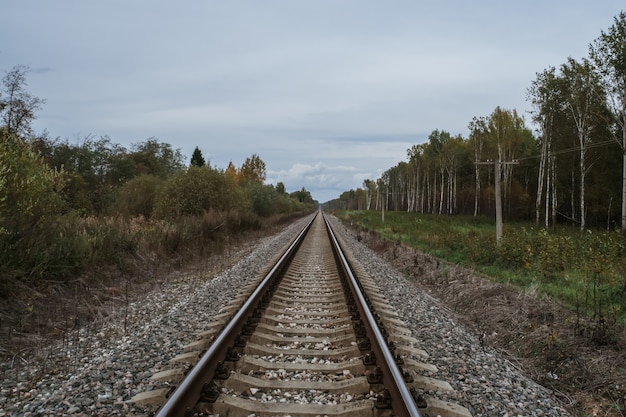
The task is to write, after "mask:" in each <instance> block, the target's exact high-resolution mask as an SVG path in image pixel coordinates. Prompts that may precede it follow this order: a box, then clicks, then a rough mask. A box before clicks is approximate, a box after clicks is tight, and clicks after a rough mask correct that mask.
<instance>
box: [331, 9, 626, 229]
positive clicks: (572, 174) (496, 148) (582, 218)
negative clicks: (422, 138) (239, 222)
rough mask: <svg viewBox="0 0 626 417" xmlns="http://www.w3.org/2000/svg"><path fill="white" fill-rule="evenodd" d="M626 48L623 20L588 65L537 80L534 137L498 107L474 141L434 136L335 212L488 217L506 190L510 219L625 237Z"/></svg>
mask: <svg viewBox="0 0 626 417" xmlns="http://www.w3.org/2000/svg"><path fill="white" fill-rule="evenodd" d="M624 45H626V14H625V13H624V12H621V13H620V14H619V15H618V16H617V17H616V18H615V22H614V24H613V26H611V27H610V28H609V30H608V31H606V32H604V31H603V32H602V33H601V36H600V37H598V39H596V40H595V41H594V42H593V43H592V44H591V45H590V57H589V59H582V60H579V61H577V60H574V59H572V58H569V59H568V60H567V61H566V62H565V63H564V64H563V65H561V66H560V67H558V68H555V67H550V68H548V69H546V70H544V71H543V72H541V73H538V74H537V77H536V79H535V80H534V81H532V83H531V86H530V88H529V89H528V91H527V98H528V100H529V101H530V102H531V105H532V113H531V117H532V121H533V122H534V123H536V126H537V127H538V130H537V135H536V136H535V135H533V132H532V131H531V130H530V129H529V128H528V127H527V126H526V123H525V120H524V118H523V117H521V116H520V115H519V114H518V113H517V111H516V110H506V109H502V108H500V107H499V106H498V107H496V108H495V110H494V111H493V112H492V113H491V114H490V115H488V116H477V117H474V118H473V119H472V120H471V121H470V123H469V124H468V128H469V136H468V138H463V137H461V136H460V135H457V136H452V135H451V134H450V133H449V132H446V131H445V130H439V129H437V130H434V131H432V132H431V134H430V135H429V137H428V139H427V141H426V142H425V143H421V144H417V145H413V146H412V147H411V148H409V149H408V150H407V159H408V161H406V162H405V161H401V162H399V163H398V164H397V165H395V166H393V167H391V168H389V169H388V170H387V171H385V172H383V173H382V175H381V176H380V178H378V179H377V180H375V181H374V180H366V181H365V182H364V183H363V189H361V188H359V189H357V190H350V191H349V192H345V193H343V194H342V195H341V196H340V197H339V198H338V199H337V200H335V201H332V202H330V203H329V206H331V207H341V208H348V209H359V208H360V207H361V206H362V204H361V202H360V201H361V200H360V198H361V197H360V191H363V193H365V196H366V200H365V201H374V202H375V204H369V203H367V204H365V207H367V208H368V209H375V210H388V209H389V210H407V211H416V212H420V213H433V214H455V213H466V214H470V213H471V214H473V215H474V216H476V215H479V214H484V215H492V214H493V212H494V210H496V207H494V202H495V201H497V199H495V198H494V197H495V194H496V191H497V190H498V189H500V187H498V186H496V182H497V181H499V180H502V184H501V185H502V187H501V189H502V192H503V207H502V208H503V210H504V213H505V214H506V215H507V216H508V218H511V219H533V218H534V220H535V221H536V223H537V224H540V223H542V222H543V224H544V226H545V227H548V226H549V225H551V224H555V223H557V222H561V223H570V224H572V225H575V226H576V227H579V228H580V229H581V230H584V229H585V228H587V227H588V226H589V225H590V224H591V225H593V226H594V227H603V226H604V227H606V228H610V227H611V225H613V224H619V223H621V227H622V229H624V230H626V151H625V150H626V127H625V123H626V64H625V63H626V48H625V47H624ZM481 162H482V163H481ZM494 166H495V167H501V171H500V170H498V169H496V170H494V169H493V167H494ZM619 172H621V175H619V174H618V173H619ZM618 179H621V181H618ZM619 200H621V201H622V204H621V206H622V207H621V218H620V216H619V215H618V212H619V208H617V206H618V204H614V202H615V201H619ZM618 219H619V220H620V221H618Z"/></svg>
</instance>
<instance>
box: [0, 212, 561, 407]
mask: <svg viewBox="0 0 626 417" xmlns="http://www.w3.org/2000/svg"><path fill="white" fill-rule="evenodd" d="M304 222H305V220H301V221H298V222H295V223H294V224H292V225H290V226H289V227H287V228H285V230H284V231H283V232H281V233H279V234H277V235H275V236H272V237H269V238H265V239H260V240H259V241H258V245H256V246H254V248H245V249H241V250H240V251H238V252H236V253H234V254H231V256H240V257H242V261H241V262H239V263H237V264H236V265H234V266H233V267H231V268H230V269H228V270H226V271H223V272H220V273H218V274H217V275H215V276H210V274H208V273H205V274H202V273H194V274H189V275H185V276H182V275H178V276H176V277H175V278H172V279H166V280H164V281H163V282H162V283H161V285H160V288H158V289H155V290H154V291H151V292H150V293H148V294H147V295H146V296H145V297H143V298H141V299H138V300H137V301H135V302H134V303H132V304H131V305H129V307H128V311H127V312H125V313H126V314H125V316H126V317H125V319H124V318H123V317H122V312H121V311H120V312H119V314H117V315H112V316H111V318H109V321H108V322H107V323H104V324H102V325H101V326H99V327H98V328H97V330H93V329H94V327H93V326H92V327H90V328H84V329H81V330H79V331H77V332H76V334H75V335H74V336H72V337H70V338H68V340H67V341H66V343H63V344H59V346H57V347H55V348H54V349H49V350H46V352H47V353H46V357H45V358H44V357H39V358H35V359H33V360H30V361H29V362H28V363H23V364H20V367H19V369H15V365H16V364H15V362H7V363H3V364H2V368H1V371H2V380H1V381H0V417H4V416H57V415H87V416H90V415H102V416H131V415H145V414H146V413H147V411H148V410H147V409H146V408H142V407H138V406H135V405H133V404H131V403H129V402H128V400H129V399H130V398H132V397H133V396H134V395H136V394H137V393H140V392H143V391H147V390H150V389H154V388H161V387H162V386H157V385H156V383H154V382H152V381H151V380H150V377H151V376H152V375H153V374H154V373H156V372H159V371H162V370H165V369H169V368H171V367H172V365H171V362H170V360H171V359H172V358H174V357H175V356H176V355H178V354H180V353H181V352H182V351H183V346H185V345H186V344H188V343H190V342H193V341H194V340H195V339H196V335H197V334H198V333H200V332H201V331H202V330H204V329H205V328H206V325H207V323H208V322H209V321H210V318H211V317H213V316H214V315H216V314H217V313H218V312H219V310H220V308H222V307H223V306H225V305H226V304H227V303H228V302H229V301H230V300H231V299H233V298H234V297H235V296H236V295H237V294H238V292H239V288H241V287H242V286H243V285H245V284H246V283H247V282H249V281H250V280H252V279H254V278H256V277H257V276H258V274H259V273H260V272H261V271H262V270H263V269H264V268H265V266H266V265H267V262H268V260H269V259H272V258H274V256H275V254H276V253H278V252H279V251H280V250H281V249H282V248H283V247H284V246H285V243H286V242H285V239H286V238H287V237H293V236H295V234H296V233H297V232H298V231H299V230H300V228H301V227H302V226H303V225H304ZM333 222H334V224H335V225H337V226H338V227H337V230H338V232H339V234H340V235H341V236H342V237H343V239H344V241H345V242H346V244H347V245H348V248H349V249H350V250H351V251H353V253H354V256H355V257H356V258H357V259H358V260H359V262H360V263H361V264H362V265H363V267H364V268H365V269H366V270H368V271H369V274H370V276H371V277H372V278H373V279H374V281H375V282H376V283H377V284H378V286H379V287H380V289H381V291H382V292H383V293H384V295H385V297H386V298H387V299H388V300H389V302H390V303H391V304H392V306H393V307H394V308H395V309H396V310H397V312H398V313H399V315H400V316H401V317H403V318H404V320H405V322H406V323H407V325H408V326H409V327H410V329H411V331H412V332H413V336H414V337H415V338H417V339H419V340H420V348H421V349H424V350H425V351H427V352H428V353H429V354H430V358H429V360H428V362H430V363H432V364H434V365H436V366H437V368H438V369H439V372H438V373H437V375H436V378H438V379H442V380H445V381H447V382H449V383H450V384H451V385H452V387H453V388H454V389H455V391H454V392H451V393H444V392H438V393H428V394H430V395H435V396H437V397H438V398H439V399H442V400H449V401H452V402H455V403H457V404H460V405H462V406H464V407H466V408H468V409H469V410H470V411H471V412H472V413H473V415H474V416H509V417H512V416H569V415H570V414H568V413H567V412H566V411H565V410H564V409H563V408H561V407H560V406H559V404H558V402H557V401H556V400H555V399H554V398H553V397H552V396H551V394H550V392H548V391H547V390H546V389H545V388H543V387H541V386H540V385H538V384H535V383H534V382H533V381H531V380H529V379H527V378H525V377H524V376H523V375H522V374H521V372H520V371H519V370H518V369H516V368H515V366H513V364H511V363H510V362H509V361H507V360H506V359H504V358H503V357H501V356H500V355H498V354H497V353H496V352H495V351H494V350H492V349H490V348H489V347H488V346H485V345H484V344H483V343H481V340H480V338H479V337H478V336H477V335H474V334H472V333H471V332H469V331H467V330H466V329H465V327H464V326H462V325H460V324H459V322H458V321H457V320H456V319H455V316H454V314H452V313H450V312H449V311H448V310H446V309H445V308H444V307H443V306H441V305H440V304H439V303H438V302H437V301H436V300H434V299H433V298H432V297H430V296H428V295H427V294H425V293H424V292H423V291H420V289H419V288H418V287H416V286H415V285H414V284H412V283H410V282H408V281H407V280H406V279H405V278H404V277H403V276H402V275H401V274H400V273H399V272H397V271H396V270H394V269H393V268H392V267H391V266H389V265H388V264H386V263H385V262H384V261H382V260H381V259H380V258H379V257H378V256H377V255H376V254H375V253H373V252H372V251H371V250H369V249H368V248H367V247H365V246H364V245H363V244H361V243H360V242H358V241H357V239H355V237H354V235H353V233H352V232H350V231H349V230H347V229H346V228H345V227H343V226H340V223H339V222H338V221H336V220H333ZM125 328H126V331H125Z"/></svg>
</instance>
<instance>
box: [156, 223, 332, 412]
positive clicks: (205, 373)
mask: <svg viewBox="0 0 626 417" xmlns="http://www.w3.org/2000/svg"><path fill="white" fill-rule="evenodd" d="M319 213H320V212H318V213H317V214H315V215H314V216H313V217H312V218H311V220H310V221H309V223H307V225H306V226H305V227H304V228H303V229H302V231H300V233H299V234H298V236H297V237H296V238H295V239H294V240H293V242H292V243H291V245H289V248H288V249H287V250H286V251H285V253H284V254H283V255H282V256H281V257H280V259H279V260H278V262H277V263H276V264H275V265H274V266H273V267H272V269H271V270H270V271H269V272H268V273H267V274H266V275H265V277H264V278H263V280H262V281H261V283H260V284H259V286H258V287H257V288H256V289H255V290H254V291H253V292H252V294H251V295H250V296H249V297H248V299H247V300H246V302H245V303H244V305H243V306H242V308H241V309H240V310H239V311H238V312H237V313H236V314H235V316H234V317H233V318H232V319H231V320H230V321H229V322H228V324H227V325H226V326H225V327H224V329H223V330H222V331H221V332H220V333H219V335H218V336H217V337H216V338H215V340H214V341H213V343H212V344H211V346H210V347H209V349H208V350H207V351H206V352H205V353H204V355H203V356H202V358H201V359H200V361H199V362H198V363H197V364H196V365H195V366H194V367H193V368H192V369H191V371H190V372H189V374H188V375H187V376H186V377H185V379H184V380H183V381H182V382H181V384H180V385H179V386H178V388H176V390H175V391H174V393H173V394H172V395H171V396H170V397H169V398H168V400H167V402H166V403H165V404H164V405H163V406H162V407H161V408H160V409H159V412H158V414H157V415H156V416H157V417H184V416H185V413H186V412H187V411H188V410H191V409H192V408H193V407H194V406H195V405H196V403H197V402H198V400H199V398H200V396H201V393H202V389H203V387H204V385H205V384H206V383H209V382H210V381H211V380H212V379H213V376H214V374H215V369H216V367H217V364H218V362H221V361H223V360H224V358H225V356H226V351H227V349H228V347H230V346H232V344H233V343H234V341H235V339H236V337H237V335H238V334H239V333H240V332H241V329H242V328H243V326H244V324H245V322H246V320H247V318H248V317H250V316H251V315H252V313H253V312H254V310H255V309H256V307H257V305H258V304H259V299H260V297H261V296H262V295H264V294H265V292H266V291H267V289H268V288H269V286H270V284H271V282H272V281H273V280H274V278H276V276H278V275H279V273H280V272H281V271H282V269H283V268H284V267H285V266H286V265H287V264H288V262H289V260H290V259H291V258H292V256H293V254H294V253H295V252H296V250H297V248H298V247H299V246H300V244H301V243H302V241H303V239H304V236H305V235H306V233H307V232H308V230H309V229H310V227H311V224H312V223H313V221H314V220H315V218H316V217H317V216H318V215H319Z"/></svg>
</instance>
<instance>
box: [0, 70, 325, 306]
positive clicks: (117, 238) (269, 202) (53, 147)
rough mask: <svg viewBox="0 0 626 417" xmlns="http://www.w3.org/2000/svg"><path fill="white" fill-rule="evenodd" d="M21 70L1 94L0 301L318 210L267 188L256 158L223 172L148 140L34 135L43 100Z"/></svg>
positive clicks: (308, 201) (304, 198)
mask: <svg viewBox="0 0 626 417" xmlns="http://www.w3.org/2000/svg"><path fill="white" fill-rule="evenodd" d="M27 73H28V68H26V67H21V66H16V67H14V68H13V69H12V70H11V71H9V72H8V73H7V74H6V76H5V77H4V78H3V80H2V82H3V88H2V90H1V91H0V295H1V294H2V293H3V286H4V287H6V286H7V285H8V284H7V283H13V284H14V283H15V282H16V281H15V280H18V281H19V280H25V281H29V280H31V278H46V279H47V278H53V279H58V278H67V277H70V276H75V274H77V273H80V271H81V270H82V269H83V267H85V266H87V264H107V263H108V262H114V263H117V262H119V259H120V258H123V257H124V256H126V255H133V254H136V253H137V252H138V251H140V250H148V251H157V252H158V251H162V250H167V251H169V250H170V249H172V250H176V249H177V248H180V247H181V244H193V243H194V242H196V243H197V244H202V242H206V241H207V239H208V240H210V239H214V238H215V233H214V231H216V230H218V229H220V230H225V229H227V228H228V229H229V230H230V231H231V232H233V233H237V232H238V231H240V230H242V229H246V228H251V227H258V225H259V224H260V222H261V221H262V220H263V219H265V218H269V217H271V216H275V215H279V216H288V215H291V214H293V213H298V212H301V211H304V210H310V209H312V208H314V207H316V202H315V201H314V200H313V198H312V197H311V194H310V193H309V192H308V191H307V190H306V189H304V188H302V189H301V190H299V191H295V192H292V193H288V192H287V191H286V189H285V186H284V184H282V183H278V184H276V185H273V184H266V183H265V180H266V166H265V162H264V161H263V160H262V159H261V158H260V156H259V155H257V154H253V155H251V156H250V157H248V158H246V160H245V161H244V162H243V164H242V165H241V166H240V167H235V166H234V164H233V163H232V162H231V163H230V164H229V165H228V167H227V168H225V169H222V168H218V167H214V166H211V165H210V163H209V162H207V161H206V160H205V159H204V157H203V155H202V152H201V151H200V149H199V148H198V147H196V149H195V150H194V153H193V155H192V157H191V163H190V164H189V165H188V166H187V165H186V164H185V162H184V159H185V158H184V156H183V155H182V154H181V152H180V150H179V149H174V148H173V147H172V146H171V145H170V144H168V143H164V142H161V141H159V140H158V139H157V138H154V137H153V138H149V139H147V140H145V141H141V142H138V143H134V144H132V145H131V146H130V147H129V148H126V147H124V146H122V145H120V144H117V143H115V142H113V141H112V140H111V139H110V138H109V137H108V136H101V137H95V136H93V135H89V136H87V137H85V138H83V139H81V140H79V141H77V142H76V143H71V142H70V141H68V140H67V139H59V138H55V139H52V138H50V137H49V135H48V134H47V133H46V132H44V133H43V134H40V135H35V134H34V133H33V129H32V121H33V120H34V118H35V114H36V111H37V110H39V109H40V108H41V106H42V105H43V104H45V100H42V99H39V98H37V97H34V96H33V95H32V94H31V93H30V92H29V91H28V90H27V89H26V86H27V83H26V75H27ZM148 236H149V237H148ZM164 245H165V246H164ZM9 286H10V285H9ZM4 289H6V288H4Z"/></svg>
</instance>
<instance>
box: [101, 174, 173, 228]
mask: <svg viewBox="0 0 626 417" xmlns="http://www.w3.org/2000/svg"><path fill="white" fill-rule="evenodd" d="M162 184H163V180H161V179H160V178H158V177H155V176H154V175H150V174H145V175H140V176H138V177H135V178H133V179H131V180H130V181H128V182H127V183H126V184H124V185H122V186H121V187H120V190H119V195H118V197H117V199H116V201H115V203H114V204H113V206H112V212H113V213H111V214H118V215H122V216H124V217H127V218H128V217H138V216H142V217H143V218H145V219H148V218H150V217H151V216H152V213H153V211H154V207H155V204H156V198H157V195H158V193H159V189H160V187H161V186H162Z"/></svg>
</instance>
